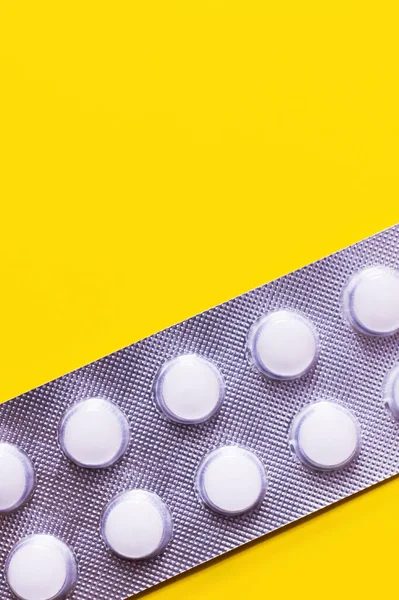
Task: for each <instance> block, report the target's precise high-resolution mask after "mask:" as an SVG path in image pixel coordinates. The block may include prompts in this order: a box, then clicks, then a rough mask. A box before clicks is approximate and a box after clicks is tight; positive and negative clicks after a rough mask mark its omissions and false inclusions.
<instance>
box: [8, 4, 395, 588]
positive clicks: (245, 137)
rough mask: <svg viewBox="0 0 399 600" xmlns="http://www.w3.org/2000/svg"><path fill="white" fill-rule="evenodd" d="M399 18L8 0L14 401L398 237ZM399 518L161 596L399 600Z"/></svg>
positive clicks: (386, 500)
mask: <svg viewBox="0 0 399 600" xmlns="http://www.w3.org/2000/svg"><path fill="white" fill-rule="evenodd" d="M397 6H398V5H397V2H396V0H394V1H392V2H386V1H384V0H382V1H381V2H377V3H375V2H368V1H365V0H362V1H360V0H359V1H352V2H351V1H348V0H337V1H336V2H331V3H329V2H327V3H326V2H320V1H319V0H317V1H309V0H304V1H303V2H297V1H295V0H288V1H287V2H268V1H266V2H265V1H262V0H259V1H252V0H248V1H246V2H242V1H241V2H236V1H234V0H225V1H221V0H209V1H207V0H202V1H201V2H190V1H187V0H179V1H177V0H168V1H167V0H165V1H163V2H161V1H156V0H155V1H152V2H151V1H150V2H134V1H131V0H125V1H118V0H115V1H114V2H104V1H100V0H96V1H94V0H86V1H83V2H82V1H78V0H70V1H69V2H54V0H51V1H44V0H36V1H35V2H32V1H28V0H21V1H20V2H11V1H10V2H9V1H6V0H4V1H3V2H1V3H0V88H1V89H0V136H1V141H0V143H1V146H0V195H1V213H0V276H1V286H2V293H1V300H0V302H1V304H0V309H1V311H0V315H1V316H0V318H1V328H0V332H1V355H0V372H1V378H0V397H1V398H2V399H7V398H10V397H12V396H14V395H16V394H18V393H20V392H23V391H25V390H27V389H29V388H31V387H34V386H36V385H38V384H40V383H43V382H45V381H47V380H49V379H52V378H54V377H57V376H59V375H61V374H63V373H65V372H67V371H69V370H71V369H73V368H76V367H79V366H80V365H83V364H85V363H87V362H90V361H92V360H94V359H96V358H98V357H100V356H102V355H104V354H107V353H109V352H111V351H113V350H116V349H117V348H120V347H121V346H124V345H126V344H128V343H131V342H134V341H135V340H138V339H140V338H142V337H144V336H146V335H149V334H151V333H153V332H155V331H157V330H159V329H161V328H163V327H165V326H167V325H170V324H172V323H175V322H177V321H180V320H182V319H183V318H185V317H189V316H191V315H193V314H194V313H197V312H200V311H202V310H204V309H206V308H208V307H210V306H212V305H214V304H217V303H219V302H222V301H224V300H227V299H229V298H230V297H232V296H234V295H237V294H239V293H241V292H244V291H246V290H248V289H249V288H253V287H255V286H257V285H259V284H262V283H264V282H265V281H267V280H270V279H272V278H274V277H275V276H278V275H281V274H284V273H286V272H288V271H290V270H292V269H295V268H297V267H299V266H301V265H304V264H306V263H308V262H310V261H312V260H314V259H317V258H319V257H322V256H324V255H325V254H328V253H330V252H332V251H334V250H337V249H339V248H341V247H342V246H345V245H347V244H349V243H352V242H355V241H357V240H359V239H361V238H363V237H365V236H367V235H369V234H372V233H374V232H376V231H378V230H380V229H382V228H384V227H387V226H389V225H391V224H393V223H394V222H395V221H398V220H399V219H398V215H399V208H398V206H399V204H398V190H399V175H398V158H399V112H398V106H399V83H398V81H399V80H398V59H399V52H398V43H397V31H398V8H397ZM398 443H399V442H398ZM398 505H399V481H394V482H391V483H389V484H387V485H384V486H382V487H379V488H378V489H376V490H374V491H372V492H370V493H368V494H365V495H362V496H361V497H358V498H356V499H354V500H352V501H350V502H348V503H345V504H343V505H341V506H339V507H338V508H336V509H334V510H332V511H329V512H327V513H324V514H323V515H320V516H318V517H316V518H313V519H311V520H308V521H306V522H304V523H302V524H300V525H298V526H296V527H293V528H290V529H289V530H286V531H284V532H283V533H281V534H279V535H276V536H273V537H269V538H268V539H265V540H263V541H261V543H258V544H256V545H253V546H252V547H250V548H248V549H245V550H244V551H243V552H238V553H236V554H234V555H231V556H229V557H227V558H226V559H224V560H222V561H219V562H217V563H215V564H212V565H211V566H209V567H207V568H205V569H202V570H199V571H197V572H195V573H194V574H191V575H190V576H188V577H184V578H181V579H179V580H178V581H176V582H173V583H172V584H170V585H167V586H163V587H161V588H160V589H158V590H156V591H155V592H152V593H153V598H154V600H155V599H156V600H168V599H169V598H170V599H172V598H173V599H174V600H176V599H178V598H182V599H183V598H193V599H202V598H206V599H207V600H208V599H212V598H215V599H217V600H223V599H226V600H227V599H228V600H233V599H235V598H237V599H238V598H244V597H245V598H258V597H259V598H264V597H278V598H285V597H287V598H288V597H290V598H303V599H306V600H312V599H313V598H314V599H315V600H316V599H317V600H318V599H319V598H320V597H321V596H322V597H323V598H327V599H329V598H331V599H335V598H338V597H339V598H348V599H349V598H351V599H352V598H360V597H363V598H384V597H387V596H389V595H393V594H396V591H397V590H396V588H397V584H396V575H395V574H396V570H397V540H398V534H399V520H398V516H397V515H398ZM96 600H97V599H96Z"/></svg>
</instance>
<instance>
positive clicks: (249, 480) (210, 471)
mask: <svg viewBox="0 0 399 600" xmlns="http://www.w3.org/2000/svg"><path fill="white" fill-rule="evenodd" d="M196 489H197V490H198V493H199V495H200V497H201V499H202V500H203V502H204V503H205V504H206V505H207V506H208V507H209V508H211V509H212V510H214V511H216V512H219V513H221V514H225V515H229V516H234V515H239V514H242V513H245V512H247V511H249V510H251V509H252V508H254V507H255V506H257V505H258V504H260V503H261V502H262V500H263V499H264V497H265V494H266V489H267V478H266V473H265V469H264V467H263V464H262V463H261V461H260V460H259V458H258V457H257V456H256V455H255V454H254V453H253V452H250V451H249V450H246V449H245V448H241V447H239V446H223V447H222V448H217V449H216V450H213V451H212V452H210V453H209V454H207V455H206V456H205V458H204V459H203V461H202V462H201V464H200V466H199V469H198V471H197V475H196Z"/></svg>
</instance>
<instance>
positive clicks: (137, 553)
mask: <svg viewBox="0 0 399 600" xmlns="http://www.w3.org/2000/svg"><path fill="white" fill-rule="evenodd" d="M172 529H173V527H172V517H171V515H170V512H169V509H168V507H167V506H166V504H165V503H164V502H163V501H162V500H161V498H160V497H159V496H157V494H154V493H153V492H148V491H146V490H128V491H127V492H123V493H122V494H119V495H118V496H116V497H115V498H113V499H112V500H111V502H110V503H109V504H108V505H107V507H106V508H105V510H104V512H103V515H102V519H101V532H102V536H103V539H104V541H105V543H106V544H107V546H108V547H109V548H110V549H111V550H112V551H113V552H114V553H115V554H117V555H118V556H120V557H121V558H127V559H130V560H141V559H145V558H151V557H153V556H156V555H158V554H160V553H161V552H163V550H164V549H165V547H166V546H167V544H168V543H169V542H170V539H171V537H172Z"/></svg>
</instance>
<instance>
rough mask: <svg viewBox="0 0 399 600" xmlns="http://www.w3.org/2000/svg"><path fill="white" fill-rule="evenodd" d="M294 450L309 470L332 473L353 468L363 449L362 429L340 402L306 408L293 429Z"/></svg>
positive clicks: (310, 405)
mask: <svg viewBox="0 0 399 600" xmlns="http://www.w3.org/2000/svg"><path fill="white" fill-rule="evenodd" d="M290 446H291V448H292V449H293V450H294V451H295V453H296V455H297V456H298V458H299V459H300V460H301V461H302V463H304V464H305V465H306V466H308V467H311V468H315V469H320V470H325V471H330V470H335V469H340V468H342V467H345V466H346V465H347V464H349V463H350V462H351V461H352V460H353V459H354V458H355V456H357V454H358V452H359V449H360V426H359V423H358V421H357V419H356V417H355V416H354V415H353V414H352V413H351V411H350V410H349V409H347V408H346V407H344V406H342V405H341V404H338V403H337V402H330V401H324V400H323V401H318V402H313V403H312V404H309V405H308V406H306V407H305V408H304V409H303V410H302V411H301V412H300V413H299V414H298V415H297V416H296V417H295V419H294V421H293V423H292V426H291V429H290Z"/></svg>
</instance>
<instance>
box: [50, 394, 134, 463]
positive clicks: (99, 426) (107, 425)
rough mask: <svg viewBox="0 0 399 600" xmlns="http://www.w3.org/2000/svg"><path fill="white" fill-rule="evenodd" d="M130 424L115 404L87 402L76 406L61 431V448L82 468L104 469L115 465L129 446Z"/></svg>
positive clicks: (101, 400)
mask: <svg viewBox="0 0 399 600" xmlns="http://www.w3.org/2000/svg"><path fill="white" fill-rule="evenodd" d="M129 437H130V431H129V423H128V421H127V419H126V417H125V415H124V414H123V412H122V411H121V410H120V408H118V407H117V406H116V405H115V404H114V403H113V402H110V401H109V400H105V399H104V398H88V399H87V400H82V401H81V402H77V403H76V404H73V405H72V406H71V407H70V408H69V409H68V410H67V411H66V413H65V414H64V416H63V418H62V420H61V423H60V427H59V440H60V445H61V448H62V449H63V451H64V452H65V454H66V455H67V457H68V458H70V459H71V460H72V461H73V462H74V463H76V464H77V465H79V466H81V467H88V468H93V469H96V468H97V469H98V468H105V467H109V466H110V465H112V464H113V463H114V462H116V461H117V460H118V459H119V458H120V457H121V456H122V455H123V453H124V452H125V450H126V448H127V445H128V443H129Z"/></svg>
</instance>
